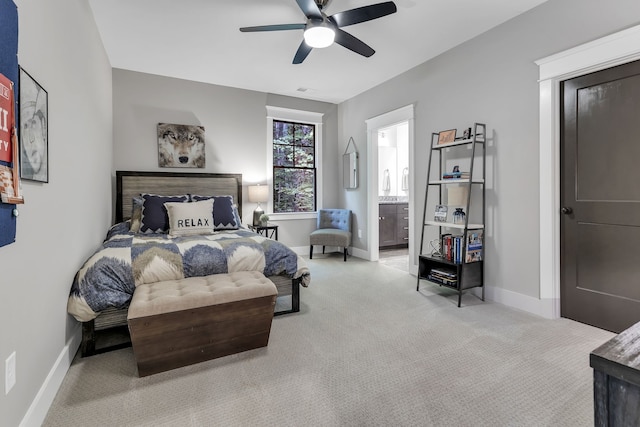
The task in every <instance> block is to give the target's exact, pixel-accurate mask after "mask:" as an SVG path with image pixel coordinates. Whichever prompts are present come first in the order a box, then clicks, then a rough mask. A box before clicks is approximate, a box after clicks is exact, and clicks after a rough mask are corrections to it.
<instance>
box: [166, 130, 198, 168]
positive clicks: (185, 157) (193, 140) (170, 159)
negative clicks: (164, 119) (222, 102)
mask: <svg viewBox="0 0 640 427" xmlns="http://www.w3.org/2000/svg"><path fill="white" fill-rule="evenodd" d="M204 160H205V151H204V126H196V125H175V124H170V123H158V165H159V166H160V167H161V168H203V167H204Z"/></svg>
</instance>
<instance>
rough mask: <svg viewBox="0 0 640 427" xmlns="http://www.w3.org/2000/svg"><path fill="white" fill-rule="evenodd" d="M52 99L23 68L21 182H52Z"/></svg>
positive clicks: (19, 132) (21, 91) (20, 130)
mask: <svg viewBox="0 0 640 427" xmlns="http://www.w3.org/2000/svg"><path fill="white" fill-rule="evenodd" d="M48 127H49V95H48V93H47V91H46V90H45V89H44V88H43V87H42V86H40V84H39V83H38V82H37V81H36V80H35V79H34V78H33V77H31V75H30V74H29V73H27V72H26V71H25V70H24V68H22V67H20V129H19V130H18V136H19V139H20V178H22V179H27V180H30V181H38V182H49V133H48V130H47V129H48Z"/></svg>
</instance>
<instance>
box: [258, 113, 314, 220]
mask: <svg viewBox="0 0 640 427" xmlns="http://www.w3.org/2000/svg"><path fill="white" fill-rule="evenodd" d="M266 107H267V144H266V145H267V185H268V186H269V201H268V202H267V210H268V211H270V212H271V213H270V214H269V217H270V218H271V219H273V220H290V219H311V218H316V217H317V210H318V209H322V200H323V199H324V197H323V195H322V194H323V193H322V145H323V139H322V138H323V137H322V118H323V116H324V113H315V112H313V111H302V110H293V109H291V108H282V107H273V106H270V105H267V106H266ZM274 119H276V120H285V121H289V122H297V123H306V124H312V125H315V127H316V135H315V137H316V144H315V145H316V153H315V161H316V211H314V212H288V213H275V212H273V120H274Z"/></svg>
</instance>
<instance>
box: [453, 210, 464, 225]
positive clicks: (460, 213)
mask: <svg viewBox="0 0 640 427" xmlns="http://www.w3.org/2000/svg"><path fill="white" fill-rule="evenodd" d="M465 216H466V214H465V213H464V210H462V208H456V210H455V212H454V213H453V223H454V224H464V218H465Z"/></svg>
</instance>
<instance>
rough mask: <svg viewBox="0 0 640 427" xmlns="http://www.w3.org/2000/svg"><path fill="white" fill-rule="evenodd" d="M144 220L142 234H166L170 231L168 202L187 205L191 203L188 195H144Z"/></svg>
mask: <svg viewBox="0 0 640 427" xmlns="http://www.w3.org/2000/svg"><path fill="white" fill-rule="evenodd" d="M142 198H143V199H144V201H143V202H142V219H141V223H140V232H141V233H145V234H151V233H166V232H167V230H169V217H168V215H167V209H166V208H165V207H164V204H165V203H167V202H180V203H185V202H187V201H189V196H188V195H187V194H185V195H180V196H159V195H157V194H142Z"/></svg>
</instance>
